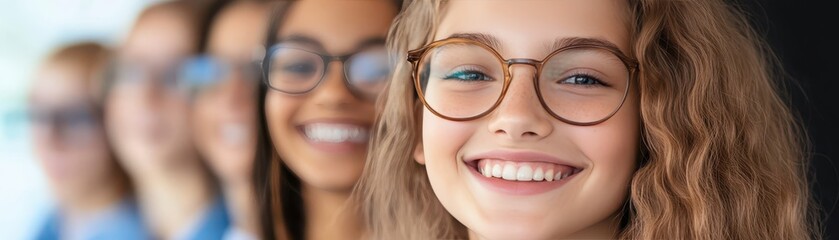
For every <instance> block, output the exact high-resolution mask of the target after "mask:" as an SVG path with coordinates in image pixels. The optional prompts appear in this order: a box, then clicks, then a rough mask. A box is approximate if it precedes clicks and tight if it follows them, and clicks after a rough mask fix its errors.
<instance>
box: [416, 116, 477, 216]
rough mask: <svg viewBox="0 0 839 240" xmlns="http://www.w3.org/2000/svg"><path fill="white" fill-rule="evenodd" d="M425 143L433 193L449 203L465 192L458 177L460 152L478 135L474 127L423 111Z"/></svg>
mask: <svg viewBox="0 0 839 240" xmlns="http://www.w3.org/2000/svg"><path fill="white" fill-rule="evenodd" d="M423 111H424V112H423V120H422V143H423V153H424V156H425V167H426V170H427V173H428V179H429V181H430V182H431V185H432V188H433V189H434V192H435V193H436V194H437V197H438V198H440V200H441V201H443V202H444V204H445V203H447V202H448V201H447V200H448V199H450V198H453V197H455V196H453V195H455V193H456V192H460V191H461V190H463V189H464V188H465V186H464V185H461V184H465V183H461V182H460V181H463V178H460V177H459V176H458V174H459V172H458V163H457V161H458V155H459V154H460V149H462V148H463V146H464V145H465V144H466V143H467V142H468V141H469V139H470V138H471V137H472V135H473V134H474V133H475V130H476V128H477V127H476V126H474V125H475V124H469V123H466V122H455V121H448V120H445V119H442V118H439V117H437V116H436V115H434V114H433V113H431V112H429V111H428V110H427V109H425V110H423Z"/></svg>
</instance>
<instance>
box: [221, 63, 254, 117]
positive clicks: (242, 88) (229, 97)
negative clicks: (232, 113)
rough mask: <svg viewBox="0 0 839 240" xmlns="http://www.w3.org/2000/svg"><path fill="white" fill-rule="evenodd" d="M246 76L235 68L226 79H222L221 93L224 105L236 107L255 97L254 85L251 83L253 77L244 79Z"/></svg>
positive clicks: (247, 102) (249, 101)
mask: <svg viewBox="0 0 839 240" xmlns="http://www.w3.org/2000/svg"><path fill="white" fill-rule="evenodd" d="M246 77H247V76H246V75H245V74H242V72H241V71H238V70H236V71H231V73H230V74H229V76H228V77H227V79H224V80H222V82H223V84H222V86H221V88H222V94H221V95H222V100H223V102H224V103H225V104H226V105H228V106H231V107H234V108H238V107H242V106H245V105H247V104H249V103H251V101H252V100H253V99H255V98H254V97H255V96H254V92H255V91H254V88H255V86H254V84H253V82H254V81H255V79H246Z"/></svg>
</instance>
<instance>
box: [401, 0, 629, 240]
mask: <svg viewBox="0 0 839 240" xmlns="http://www.w3.org/2000/svg"><path fill="white" fill-rule="evenodd" d="M626 9H627V6H626V5H625V3H623V2H620V1H610V0H586V1H515V2H507V1H452V2H450V3H449V5H448V6H447V9H446V12H445V13H444V14H445V15H444V17H443V19H442V21H441V23H440V27H439V29H438V30H437V32H436V34H435V40H441V39H445V38H449V37H452V36H473V37H472V38H474V39H478V40H479V41H483V42H487V45H494V46H492V48H494V49H495V50H496V51H497V52H498V53H499V54H500V55H501V56H502V57H503V58H504V59H511V58H526V59H535V60H540V61H541V60H543V59H545V58H546V57H547V56H548V55H549V54H551V53H552V52H554V51H555V50H557V49H558V48H562V46H563V45H567V44H573V43H574V42H575V41H576V40H575V41H571V40H569V39H571V38H578V40H579V39H582V38H590V39H594V41H589V42H605V43H606V45H610V44H611V45H613V47H615V49H617V50H618V51H622V52H624V53H628V52H629V35H628V34H629V33H628V27H627V26H628V25H627V22H626V21H627V19H628V16H627V10H626ZM490 13H491V14H490ZM499 14H503V15H504V17H503V18H501V17H498V16H499ZM474 36H481V37H474ZM489 39H491V40H489ZM577 42H580V41H577ZM462 46H463V45H462V44H461V45H452V46H451V47H450V48H448V49H445V50H446V51H444V49H438V50H440V51H437V50H435V51H433V56H434V57H436V58H437V59H436V60H434V61H431V62H430V64H429V65H427V66H426V65H424V67H428V68H430V70H429V71H427V72H426V73H425V74H427V75H428V76H429V78H430V80H428V82H427V85H426V86H425V88H426V91H427V93H425V98H426V99H427V101H430V102H434V101H436V100H438V99H442V98H444V97H448V98H452V97H457V96H462V95H469V96H474V97H472V98H470V99H471V100H469V101H461V102H462V104H458V105H451V104H452V103H456V102H455V101H437V102H435V104H437V105H436V106H437V107H436V108H437V109H436V110H438V112H445V113H448V114H450V115H453V116H452V117H465V116H471V115H475V114H478V113H480V111H475V109H478V108H481V109H478V110H483V107H486V108H489V106H491V105H492V103H493V102H494V101H495V100H496V99H497V98H496V97H495V96H497V95H492V94H495V90H494V89H496V90H497V89H500V88H498V87H499V86H502V85H501V84H498V83H501V82H503V81H504V76H503V74H499V73H501V72H503V71H504V70H503V69H501V67H500V65H496V64H500V63H498V61H497V60H495V59H494V55H492V54H484V55H480V54H478V55H476V54H474V53H475V52H476V51H478V52H480V51H485V50H482V49H480V48H475V49H471V50H468V49H467V50H466V51H462V52H457V51H455V52H456V53H457V54H451V53H452V52H450V51H449V50H451V49H463V48H461V47H462ZM476 49H477V50H476ZM484 53H486V52H484ZM444 56H447V57H444ZM476 56H477V57H476ZM557 56H561V57H554V59H556V60H558V61H557V62H553V63H551V64H550V66H552V67H551V68H548V67H543V69H542V70H543V71H542V72H541V73H537V71H536V67H534V66H532V65H528V64H513V65H511V66H510V67H509V73H510V76H511V82H510V85H509V88H508V89H507V93H506V97H504V98H503V100H502V102H501V103H500V105H498V106H497V107H496V108H494V109H493V110H492V111H491V112H490V113H489V114H487V115H484V116H483V117H480V118H477V119H475V120H465V121H453V120H446V119H444V118H441V117H440V116H438V115H435V114H433V113H432V112H430V111H429V109H428V108H423V110H422V141H421V145H420V146H418V148H417V151H416V152H415V158H416V160H417V161H418V162H420V163H424V164H425V166H426V169H427V173H428V178H429V180H430V182H431V185H432V188H433V190H434V192H435V194H436V195H437V197H438V198H439V200H440V202H441V203H442V204H443V206H444V207H445V208H446V209H447V210H448V211H449V212H450V213H451V214H452V215H453V216H454V217H455V218H456V219H458V220H459V221H460V222H461V223H463V224H464V225H465V226H466V227H468V228H469V230H470V234H471V236H472V237H473V238H481V239H559V238H584V237H600V238H603V237H606V238H608V237H610V236H609V235H597V234H598V233H599V234H603V233H605V234H614V231H615V227H616V225H615V224H616V222H615V218H614V216H615V215H616V214H617V213H618V212H619V210H620V208H621V206H622V204H623V203H624V201H625V199H626V195H627V191H628V186H629V182H630V178H631V176H632V173H633V169H634V168H635V166H636V153H637V149H638V139H639V130H638V129H639V116H638V114H639V113H638V112H639V110H638V103H637V97H636V94H635V93H634V91H633V90H632V89H631V88H629V89H630V91H629V93H628V95H625V96H627V98H626V100H625V101H624V105H623V106H622V107H620V108H619V110H618V111H617V112H616V113H615V114H614V115H613V116H612V117H611V118H609V119H608V120H606V121H605V122H602V123H599V124H595V125H591V126H580V125H575V124H569V123H566V122H563V121H560V120H558V118H556V117H554V116H553V115H551V112H549V109H548V108H547V107H545V106H543V104H541V103H540V100H539V96H538V95H537V91H536V89H537V88H536V86H535V85H536V84H539V89H540V90H539V91H540V92H541V94H542V98H543V100H545V105H548V106H551V108H552V109H550V111H552V112H553V113H556V114H559V115H562V116H563V117H566V118H572V119H570V120H580V121H589V120H596V118H594V117H595V115H597V116H596V117H600V115H598V114H601V113H603V111H596V109H599V108H602V107H604V106H607V105H608V106H607V107H613V106H614V107H615V108H614V109H617V103H618V101H606V102H607V104H606V105H603V104H592V103H600V102H599V101H600V100H602V99H604V98H605V99H607V100H609V99H615V98H609V96H611V94H612V93H613V92H617V93H625V90H626V89H627V88H628V87H627V85H626V82H627V81H626V79H629V78H628V77H627V76H628V74H627V71H626V70H627V68H626V67H625V66H624V65H622V63H621V61H620V59H619V58H617V57H615V56H616V55H614V54H610V53H609V52H608V51H606V52H598V51H595V50H585V49H583V48H580V49H574V50H568V51H565V52H562V53H561V54H559V55H557ZM534 78H537V79H535V80H534ZM615 79H617V80H621V81H623V82H621V81H617V80H615ZM498 92H500V91H498ZM442 93H444V94H442ZM471 94H476V95H471ZM485 95H486V96H489V95H492V96H490V97H488V98H484V97H483V96H485ZM618 96H620V95H618ZM480 99H485V101H490V102H489V104H488V105H485V106H484V105H481V104H480V103H478V102H480V101H479V100H480ZM617 99H618V100H619V99H620V98H617ZM563 103H568V104H563ZM612 104H614V105H612ZM582 106H585V107H582ZM605 113H608V111H605ZM459 114H462V115H459Z"/></svg>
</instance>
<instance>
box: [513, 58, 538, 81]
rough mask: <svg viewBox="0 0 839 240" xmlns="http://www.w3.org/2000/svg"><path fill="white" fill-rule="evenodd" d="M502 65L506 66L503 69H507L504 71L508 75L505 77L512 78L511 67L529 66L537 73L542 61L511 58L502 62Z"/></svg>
mask: <svg viewBox="0 0 839 240" xmlns="http://www.w3.org/2000/svg"><path fill="white" fill-rule="evenodd" d="M504 64H505V65H506V66H505V67H506V68H507V69H506V70H507V74H508V75H509V76H507V77H512V72H513V71H512V67H513V65H516V64H524V65H530V66H532V67H533V68H534V69H536V71H537V72H538V71H539V67H540V66H542V61H539V60H536V59H530V58H511V59H507V60H504Z"/></svg>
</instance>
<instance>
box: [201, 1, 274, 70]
mask: <svg viewBox="0 0 839 240" xmlns="http://www.w3.org/2000/svg"><path fill="white" fill-rule="evenodd" d="M268 6H269V5H267V4H259V3H254V2H236V3H232V5H230V6H228V7H227V8H225V9H224V10H223V11H222V12H221V13H220V15H219V16H218V17H217V19H216V21H215V22H214V23H213V26H212V30H211V34H210V41H209V50H210V51H211V52H213V53H217V54H223V55H232V56H236V57H239V55H243V54H251V53H252V52H253V50H254V49H255V48H256V47H258V46H260V44H261V43H262V41H263V40H264V39H263V36H264V35H265V25H266V21H267V13H268Z"/></svg>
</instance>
